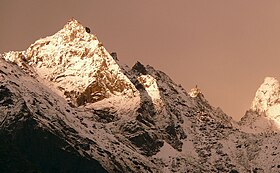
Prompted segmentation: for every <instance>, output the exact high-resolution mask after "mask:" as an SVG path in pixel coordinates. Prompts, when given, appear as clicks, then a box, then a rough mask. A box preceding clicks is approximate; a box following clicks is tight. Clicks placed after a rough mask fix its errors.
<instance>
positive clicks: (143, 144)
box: [121, 121, 163, 156]
mask: <svg viewBox="0 0 280 173" xmlns="http://www.w3.org/2000/svg"><path fill="white" fill-rule="evenodd" d="M121 130H122V131H123V132H124V134H125V136H126V138H128V139H129V140H130V141H131V142H132V144H134V145H135V146H137V147H138V148H140V150H142V151H143V153H144V154H145V155H147V156H151V155H154V154H156V153H157V152H158V151H159V150H160V148H161V147H162V146H163V141H162V140H160V139H159V137H158V136H157V135H156V134H155V133H152V132H149V131H148V130H147V129H146V128H145V127H144V125H142V123H140V122H138V121H131V122H128V123H126V124H125V125H124V126H122V127H121Z"/></svg>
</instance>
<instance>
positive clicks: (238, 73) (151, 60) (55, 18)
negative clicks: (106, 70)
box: [0, 0, 280, 119]
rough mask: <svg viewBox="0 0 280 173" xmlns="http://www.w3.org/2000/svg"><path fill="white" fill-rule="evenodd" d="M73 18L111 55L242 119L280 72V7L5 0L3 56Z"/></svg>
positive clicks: (211, 1) (189, 0)
mask: <svg viewBox="0 0 280 173" xmlns="http://www.w3.org/2000/svg"><path fill="white" fill-rule="evenodd" d="M71 17H74V18H76V19H77V20H78V21H80V22H81V23H82V24H83V25H84V26H89V27H90V28H91V30H92V32H93V33H96V34H97V36H98V38H99V40H100V41H102V42H103V44H104V45H105V47H106V48H107V50H108V51H110V52H111V51H116V52H117V53H118V56H119V59H120V60H121V61H122V62H124V63H126V64H128V65H130V66H131V65H133V64H134V63H135V62H136V61H140V62H142V63H143V64H149V65H152V66H153V67H155V68H156V69H159V70H162V71H164V72H165V73H167V74H168V75H169V76H170V77H171V78H172V79H173V80H174V81H175V82H176V83H180V84H182V85H183V86H184V88H185V89H186V90H190V89H191V88H192V87H193V86H195V85H196V84H198V86H199V87H200V88H201V90H202V91H203V93H204V95H205V97H206V98H207V99H208V101H209V102H210V103H211V104H212V105H214V106H219V107H221V108H222V109H223V110H224V112H226V113H227V114H228V115H230V116H232V117H234V119H239V118H240V117H241V116H243V115H244V113H245V111H246V110H247V109H249V107H250V106H251V101H252V99H253V97H254V95H255V91H256V90H257V88H258V87H259V85H260V84H261V83H262V82H263V79H264V77H265V76H274V77H278V78H279V74H280V68H279V65H280V1H278V0H275V1H268V0H265V1H264V0H261V1H259V0H227V1H225V0H138V1H137V0H111V1H109V0H88V1H86V0H65V1H62V0H48V1H46V0H33V1H32V0H24V1H21V0H18V1H16V0H1V1H0V31H1V32H0V52H4V51H8V50H25V49H26V48H28V46H29V45H30V44H32V43H33V42H34V41H35V40H37V39H39V38H40V37H45V36H48V35H52V34H54V33H55V32H57V31H58V30H59V29H61V28H62V27H63V26H64V25H65V24H66V23H67V21H68V19H70V18H71Z"/></svg>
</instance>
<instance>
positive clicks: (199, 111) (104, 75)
mask: <svg viewBox="0 0 280 173" xmlns="http://www.w3.org/2000/svg"><path fill="white" fill-rule="evenodd" d="M0 56H1V55H0ZM278 100H279V83H278V82H277V81H276V80H275V79H273V78H267V79H266V80H265V84H263V85H262V86H261V88H260V89H259V90H258V92H257V94H256V98H255V99H254V102H253V106H252V109H251V110H250V111H248V113H247V114H246V116H245V117H244V118H243V120H242V121H241V123H239V124H238V123H236V122H234V121H233V120H232V118H231V117H229V116H227V115H226V114H225V113H224V112H223V111H222V110H221V109H220V108H215V107H213V106H211V105H210V104H209V103H208V101H207V100H206V98H205V97H204V96H203V93H202V92H201V91H200V90H199V89H198V88H197V87H196V88H194V89H192V91H191V92H190V93H189V94H188V93H187V92H186V91H185V90H184V89H183V88H182V87H181V86H180V85H177V84H176V83H174V82H173V81H172V79H170V78H169V77H168V76H167V75H166V74H165V73H164V72H161V71H158V70H156V69H154V68H153V67H151V66H149V65H147V66H145V65H142V64H141V63H139V62H137V63H136V64H135V65H134V66H133V67H132V68H129V67H128V66H125V65H122V63H121V62H120V61H118V58H117V56H116V54H115V53H113V54H112V55H110V54H109V53H108V52H107V51H106V49H105V48H104V47H103V45H102V43H101V42H100V41H98V39H97V38H96V37H95V36H94V35H92V34H89V33H88V32H87V31H86V29H85V28H84V27H83V26H82V25H81V24H80V23H79V22H78V21H76V20H74V19H72V20H70V21H69V22H68V23H67V24H66V25H65V26H64V28H63V29H62V30H60V31H59V32H57V33H56V34H54V35H53V36H49V37H46V38H43V39H39V40H38V41H36V42H35V43H34V44H32V45H31V46H30V47H29V48H28V49H27V50H26V51H20V52H8V53H5V54H4V55H3V57H0V138H1V139H4V140H0V148H1V150H0V172H13V171H14V170H13V168H14V169H19V167H20V166H21V165H17V166H19V167H17V166H11V165H13V164H11V162H9V159H11V158H13V159H14V158H18V162H19V163H21V162H22V163H26V164H24V165H29V164H30V165H35V167H36V168H37V169H36V170H34V168H33V167H32V166H30V167H25V168H24V169H21V170H26V172H28V171H29V172H31V171H33V172H34V171H35V172H39V171H40V172H63V171H64V172H65V171H66V172H110V173H111V172H153V173H166V172H197V173H201V172H230V173H236V172H261V171H262V172H279V171H280V166H279V162H280V158H279V152H280V151H279V149H280V148H279V147H278V145H279V130H278V131H277V129H274V131H271V130H267V128H263V129H261V130H260V128H258V127H256V123H255V122H257V123H260V124H261V125H263V123H262V121H263V120H269V122H267V123H266V125H267V126H270V123H271V122H274V121H276V120H277V118H278V116H277V115H278V110H279V106H278V105H279V103H278ZM70 105H71V106H70ZM259 117H262V119H259ZM245 127H246V128H247V127H248V128H247V129H245ZM268 129H271V128H268ZM7 146H8V147H7ZM46 146H47V147H46ZM2 148H4V149H5V148H7V152H5V150H2ZM3 151H4V152H5V153H3V154H2V153H1V152H3ZM11 151H15V152H11ZM16 151H18V152H16ZM2 157H3V159H2ZM4 157H5V158H4ZM3 160H4V161H5V162H1V161H3ZM2 163H5V164H3V165H1V164H2Z"/></svg>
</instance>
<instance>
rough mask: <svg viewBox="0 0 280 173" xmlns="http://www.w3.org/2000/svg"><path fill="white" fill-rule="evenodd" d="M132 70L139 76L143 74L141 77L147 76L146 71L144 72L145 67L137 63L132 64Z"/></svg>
mask: <svg viewBox="0 0 280 173" xmlns="http://www.w3.org/2000/svg"><path fill="white" fill-rule="evenodd" d="M132 70H133V71H135V72H138V73H140V74H143V75H146V74H147V70H146V68H145V66H144V65H143V64H141V63H140V62H138V61H137V62H136V63H135V64H134V66H133V67H132Z"/></svg>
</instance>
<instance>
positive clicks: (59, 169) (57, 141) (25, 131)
mask: <svg viewBox="0 0 280 173" xmlns="http://www.w3.org/2000/svg"><path fill="white" fill-rule="evenodd" d="M37 125H38V124H37V123H36V121H35V120H33V119H31V118H29V119H28V120H26V121H25V122H20V123H19V124H13V126H17V127H18V128H17V129H16V130H14V131H13V132H12V133H9V132H8V131H5V130H1V132H0V136H1V139H5V140H1V141H0V148H2V150H1V149H0V152H2V153H0V170H1V169H2V170H1V172H17V170H25V172H34V171H35V172H45V173H48V172H49V173H69V172H70V173H76V172H83V173H87V172H88V173H89V172H98V173H99V172H100V173H102V172H107V171H106V170H105V169H104V168H103V167H102V166H101V165H100V164H99V162H98V161H96V160H94V159H92V158H89V157H86V156H81V155H80V154H79V153H78V152H77V150H75V149H74V148H73V147H72V146H70V145H69V144H68V143H67V142H66V140H65V139H63V138H61V137H59V136H57V135H55V134H53V133H51V132H50V131H47V130H46V129H43V128H41V127H38V126H37ZM5 149H6V150H9V151H10V150H12V151H14V152H12V153H10V152H9V153H8V152H7V151H6V150H5ZM14 158H16V159H17V158H18V159H19V160H13V159H14ZM13 161H14V162H13ZM15 162H16V163H15ZM24 164H27V165H26V166H23V165H24Z"/></svg>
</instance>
